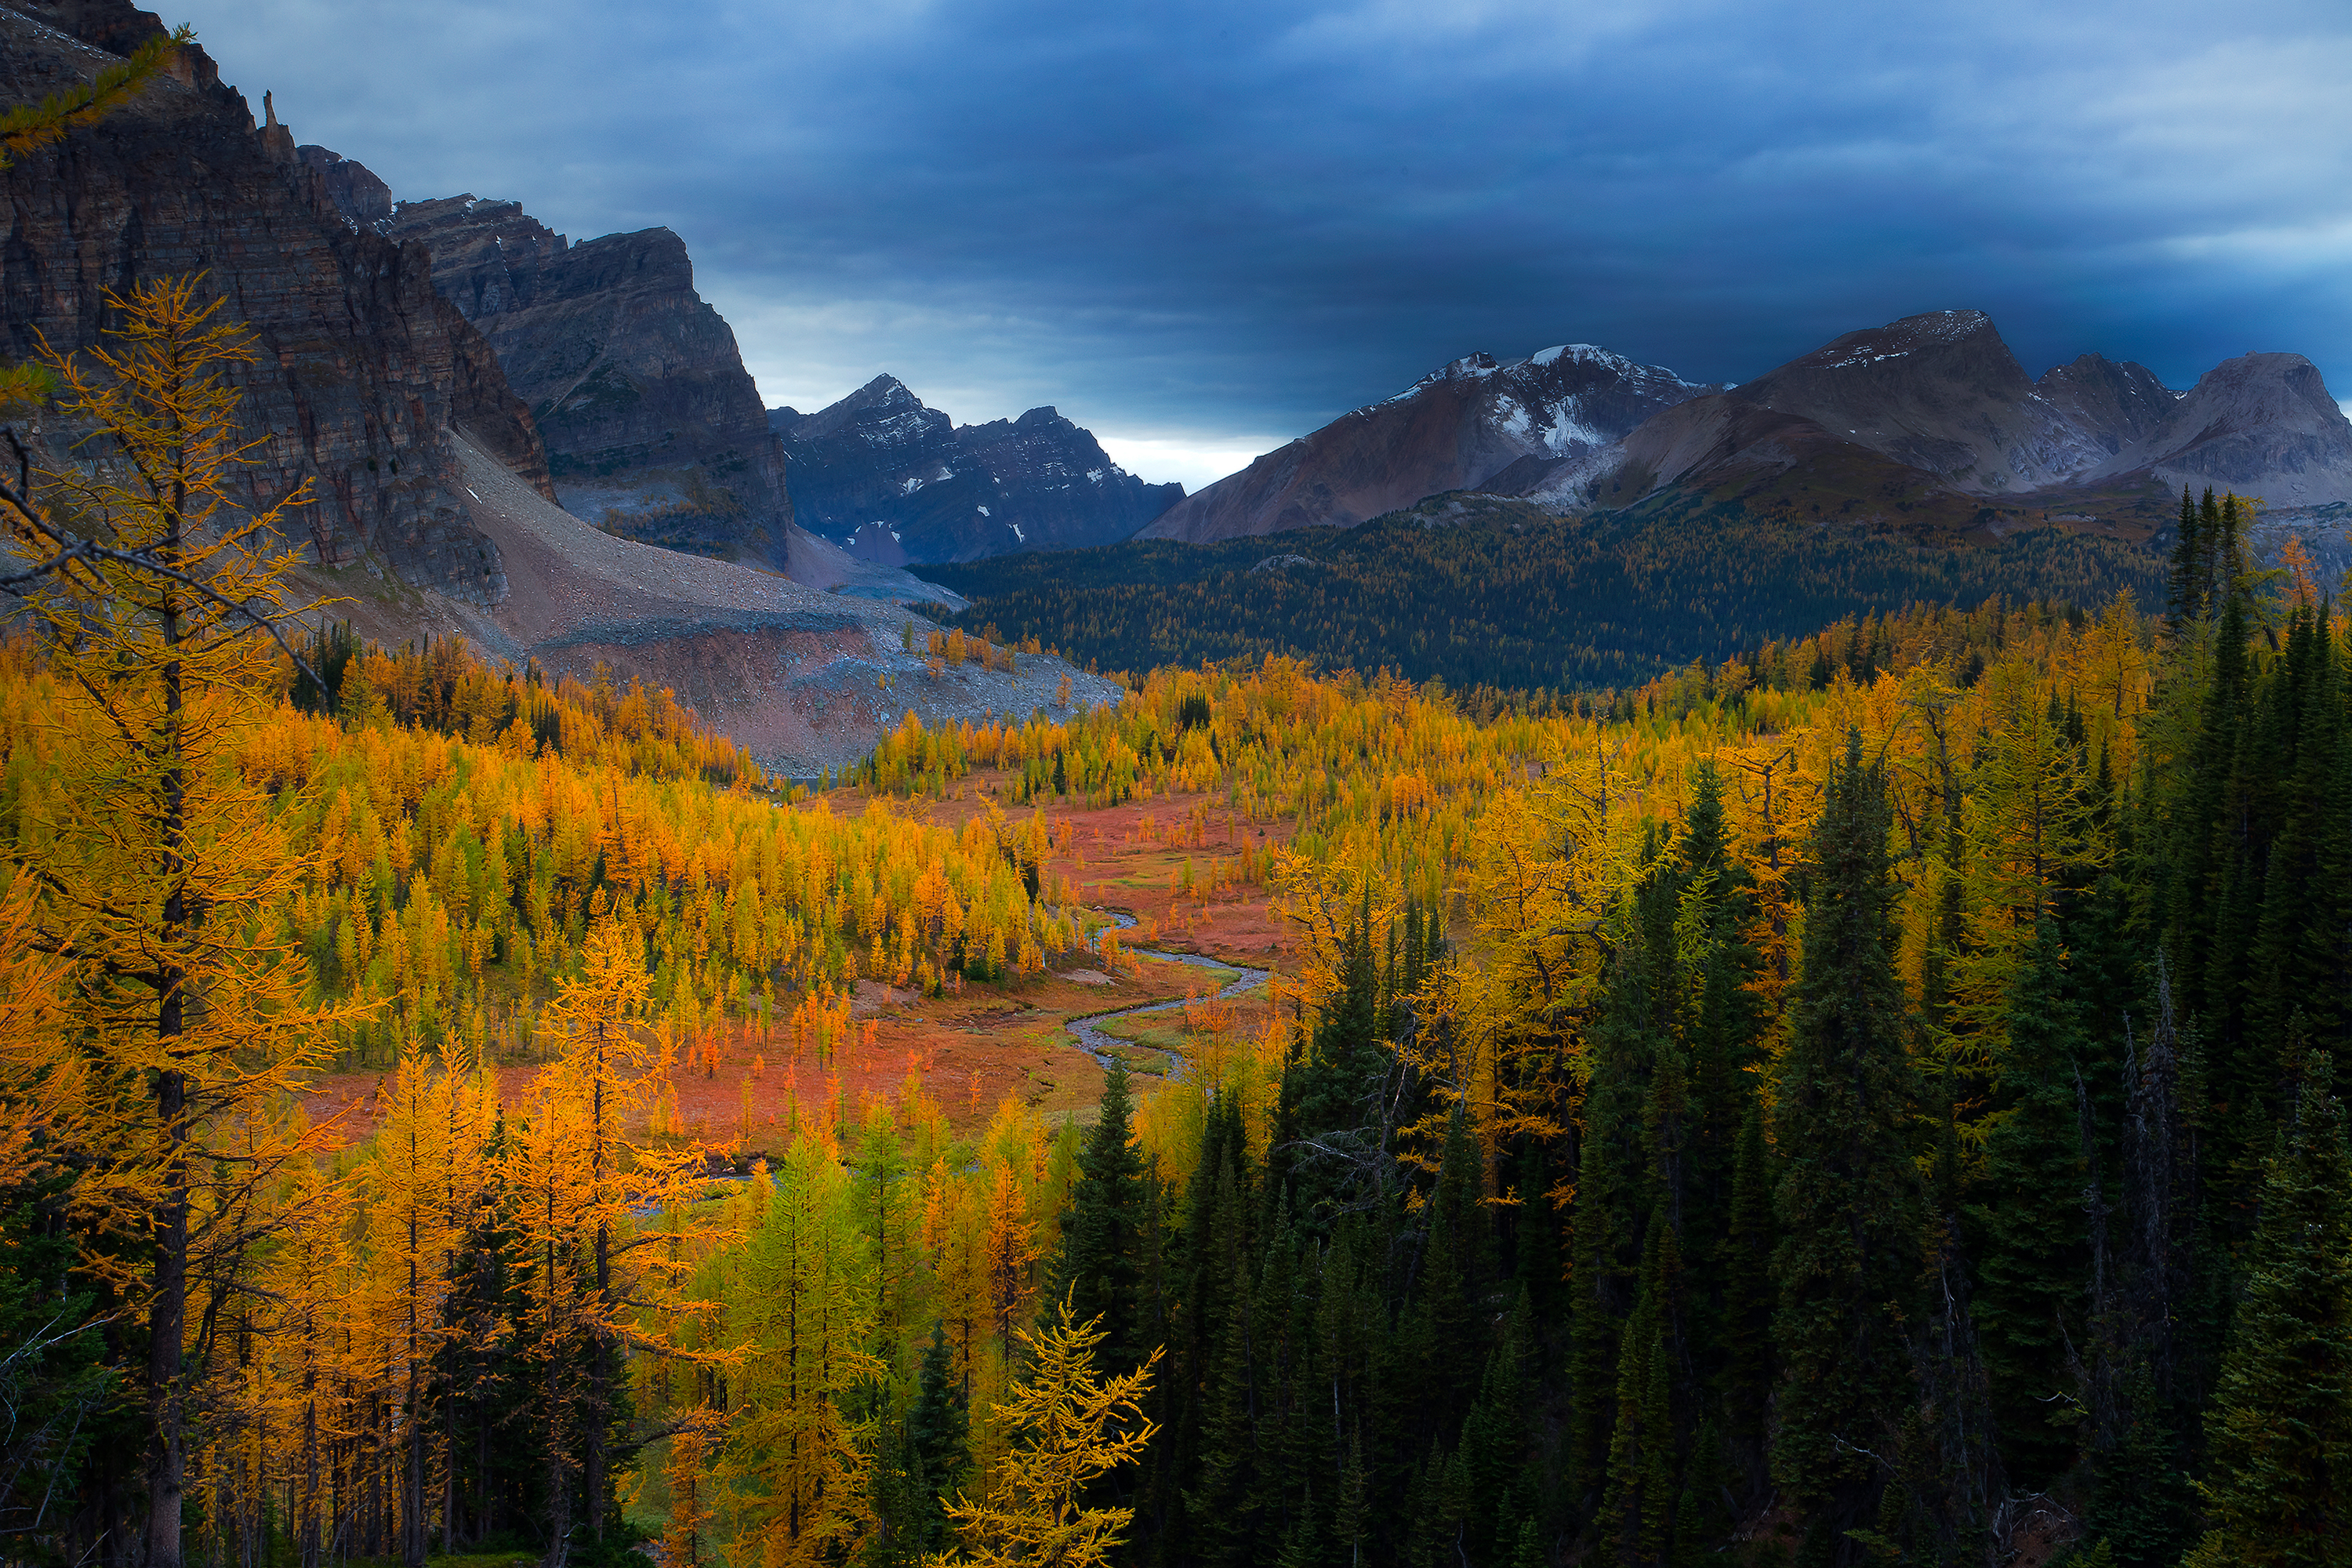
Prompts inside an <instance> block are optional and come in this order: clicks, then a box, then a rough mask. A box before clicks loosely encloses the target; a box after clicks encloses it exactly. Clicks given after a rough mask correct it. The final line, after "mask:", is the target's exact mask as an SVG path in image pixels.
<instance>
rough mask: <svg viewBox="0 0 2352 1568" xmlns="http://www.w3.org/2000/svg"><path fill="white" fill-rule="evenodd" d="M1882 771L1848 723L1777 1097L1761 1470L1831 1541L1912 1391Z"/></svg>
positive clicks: (1907, 1178)
mask: <svg viewBox="0 0 2352 1568" xmlns="http://www.w3.org/2000/svg"><path fill="white" fill-rule="evenodd" d="M1890 816H1891V813H1890V811H1889V808H1888V805H1887V801H1886V792H1885V782H1884V780H1883V779H1882V778H1881V777H1880V774H1879V772H1878V770H1877V769H1876V768H1875V767H1873V766H1870V765H1868V764H1865V763H1864V762H1863V760H1862V737H1861V736H1860V734H1858V733H1851V734H1849V735H1848V737H1847V741H1846V751H1845V757H1844V760H1843V762H1842V763H1838V764H1835V765H1834V766H1833V767H1832V771H1831V774H1830V778H1829V781H1828V789H1827V795H1826V798H1825V800H1824V803H1823V806H1822V816H1821V820H1820V823H1819V826H1817V827H1816V829H1815V830H1814V835H1813V841H1812V859H1813V865H1814V871H1813V874H1812V886H1811V894H1812V896H1811V900H1810V901H1809V903H1808V905H1807V908H1806V912H1805V942H1804V954H1803V968H1802V970H1801V974H1800V977H1799V980H1798V984H1797V995H1796V1000H1795V1006H1794V1010H1793V1020H1792V1023H1793V1027H1792V1028H1791V1029H1790V1040H1789V1047H1788V1051H1787V1053H1786V1054H1785V1055H1784V1056H1783V1057H1782V1058H1781V1061H1780V1104H1779V1107H1778V1111H1777V1131H1778V1137H1777V1138H1776V1140H1775V1142H1777V1143H1778V1145H1779V1149H1780V1158H1781V1175H1780V1187H1779V1191H1778V1193H1777V1194H1776V1202H1775V1205H1774V1207H1775V1211H1776V1217H1777V1219H1778V1221H1779V1224H1780V1245H1779V1247H1777V1248H1776V1249H1775V1251H1774V1253H1773V1274H1774V1277H1775V1279H1776V1281H1777V1283H1778V1285H1779V1289H1780V1310H1779V1312H1778V1313H1777V1315H1776V1316H1775V1319H1774V1322H1773V1340H1774V1342H1775V1345H1776V1348H1777V1349H1778V1350H1779V1352H1780V1358H1781V1362H1782V1364H1783V1367H1784V1369H1785V1370H1784V1373H1783V1375H1782V1379H1781V1384H1780V1432H1779V1435H1778V1440H1777V1441H1776V1442H1775V1444H1774V1446H1773V1453H1772V1473H1773V1477H1774V1479H1776V1480H1777V1481H1779V1482H1780V1485H1781V1486H1782V1487H1783V1488H1784V1489H1786V1490H1787V1492H1788V1493H1789V1495H1790V1497H1791V1499H1792V1500H1795V1501H1796V1502H1797V1503H1798V1504H1799V1506H1801V1508H1803V1509H1804V1510H1807V1511H1808V1512H1809V1513H1811V1515H1812V1516H1813V1519H1812V1522H1811V1525H1809V1527H1808V1528H1809V1534H1810V1535H1811V1538H1812V1539H1813V1541H1814V1542H1816V1543H1819V1542H1829V1543H1832V1547H1833V1548H1834V1549H1836V1550H1840V1551H1842V1550H1843V1547H1842V1545H1841V1544H1840V1543H1842V1541H1843V1534H1844V1531H1845V1530H1846V1529H1848V1528H1850V1527H1851V1526H1852V1525H1853V1524H1856V1523H1859V1522H1861V1521H1863V1520H1864V1519H1867V1518H1870V1517H1872V1515H1873V1514H1874V1511H1875V1505H1876V1493H1877V1489H1878V1483H1879V1477H1878V1474H1877V1471H1876V1469H1875V1467H1874V1466H1873V1465H1872V1464H1871V1463H1870V1461H1869V1460H1868V1459H1867V1458H1865V1457H1864V1450H1868V1449H1874V1448H1875V1447H1880V1446H1882V1445H1884V1444H1885V1442H1886V1441H1887V1439H1888V1437H1889V1436H1891V1433H1892V1430H1893V1426H1894V1424H1895V1422H1896V1421H1898V1420H1899V1419H1900V1417H1901V1413H1902V1412H1903V1411H1904V1410H1905V1409H1906V1408H1907V1407H1908V1405H1909V1404H1910V1393H1911V1389H1910V1375H1909V1366H1908V1358H1907V1355H1906V1349H1905V1345H1904V1340H1903V1322H1904V1319H1905V1317H1906V1311H1907V1310H1908V1309H1909V1308H1910V1306H1911V1304H1912V1302H1913V1300H1914V1298H1915V1297H1916V1292H1917V1286H1918V1278H1919V1268H1920V1232H1919V1206H1920V1193H1919V1178H1918V1172H1917V1167H1916V1164H1915V1163H1914V1160H1913V1151H1912V1149H1911V1147H1910V1143H1909V1140H1908V1139H1907V1137H1906V1133H1905V1128H1906V1124H1907V1123H1908V1122H1909V1121H1910V1119H1911V1117H1912V1114H1913V1110H1914V1101H1915V1099H1916V1093H1915V1086H1914V1083H1913V1073H1912V1068H1911V1062H1910V1058H1909V1056H1908V1054H1907V1052H1906V1045H1905V1042H1906V1036H1907V1035H1908V1033H1909V1030H1910V1026H1911V1021H1910V1019H1909V1017H1908V1016H1907V1014H1906V1010H1905V1003H1904V996H1903V991H1902V987H1901V985H1900V984H1899V983H1898V982H1897V980H1896V978H1895V968H1894V952H1893V949H1894V940H1893V939H1894V932H1893V930H1892V921H1893V902H1894V897H1895V888H1894V880H1893V878H1892V876H1891V874H1890V871H1889V868H1888V861H1887V843H1886V840H1887V834H1888V830H1889V825H1890Z"/></svg>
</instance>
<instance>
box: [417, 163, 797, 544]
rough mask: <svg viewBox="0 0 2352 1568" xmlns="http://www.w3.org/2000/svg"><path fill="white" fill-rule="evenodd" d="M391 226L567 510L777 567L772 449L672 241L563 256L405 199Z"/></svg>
mask: <svg viewBox="0 0 2352 1568" xmlns="http://www.w3.org/2000/svg"><path fill="white" fill-rule="evenodd" d="M384 227H385V232H386V233H388V234H390V235H392V236H393V237H395V238H399V239H403V240H413V241H416V242H418V243H421V244H423V245H424V246H425V247H426V248H427V249H428V250H430V251H431V253H432V257H433V264H432V266H433V281H434V285H435V287H436V288H437V289H439V290H440V292H441V294H442V296H443V297H444V298H445V299H446V300H449V301H450V302H451V303H452V304H454V305H455V306H456V307H457V310H459V311H460V312H461V313H462V314H463V315H464V316H465V317H466V319H467V321H470V322H472V323H473V324H474V325H475V326H476V327H478V329H480V331H482V332H483V334H484V335H485V336H486V337H487V338H488V341H489V342H490V345H491V346H492V348H493V349H494V350H495V351H496V352H497V354H498V358H499V363H500V365H501V366H503V367H504V369H505V372H506V376H507V380H508V382H509V384H510V385H512V386H513V388H514V390H515V391H516V392H517V393H518V394H519V395H520V396H521V397H522V398H523V399H524V400H525V401H526V402H527V403H528V404H529V405H530V410H531V414H532V416H533V418H534V419H535V420H536V421H537V423H538V426H539V430H540V433H541V437H542V438H543V439H544V441H545V443H546V446H547V452H548V465H549V469H550V472H551V476H552V478H553V480H554V484H555V494H556V496H557V497H558V499H559V500H561V501H562V504H563V505H564V506H565V507H566V508H568V509H569V510H572V512H573V513H575V514H576V515H578V516H581V517H583V518H585V519H587V520H588V521H591V522H593V523H596V524H597V525H598V526H600V527H602V528H604V529H606V530H607V531H611V532H614V533H616V534H619V535H622V536H624V537H626V538H630V539H635V540H640V541H644V542H651V543H658V544H663V545H667V546H668V547H670V548H672V549H677V550H683V551H687V552H692V553H696V554H703V555H715V556H719V557H722V558H726V559H734V560H745V561H755V562H763V563H771V564H775V565H782V564H783V563H784V562H785V561H786V560H787V559H788V557H789V555H790V552H791V542H790V537H789V535H790V530H791V526H792V522H793V499H792V496H791V493H790V491H789V490H788V489H787V488H786V484H785V479H784V458H783V451H782V447H780V446H779V445H778V444H777V441H776V437H775V435H774V433H773V432H772V431H771V430H770V429H769V427H768V419H767V411H766V409H765V408H763V407H762V406H761V402H760V394H759V389H758V387H757V386H755V385H754V384H753V383H752V380H751V375H750V374H749V373H748V372H746V371H745V370H744V368H743V358H742V354H741V353H740V350H739V349H738V347H737V345H736V342H735V334H734V332H733V331H732V330H731V329H730V328H729V326H728V325H727V322H726V321H724V320H723V319H722V318H721V317H720V316H719V312H718V311H717V310H713V309H712V308H711V307H710V306H709V304H707V303H706V302H705V301H704V300H703V299H702V297H701V296H700V295H699V294H698V293H697V292H696V291H695V288H694V263H693V261H692V260H691V259H690V258H688V255H687V251H686V244H685V242H684V241H683V240H681V239H680V238H678V237H677V235H675V234H673V233H671V232H670V231H669V230H668V229H666V228H649V229H645V230H642V231H640V232H638V233H635V234H614V235H606V236H605V237H603V238H601V239H592V240H587V241H584V242H583V243H581V244H578V245H574V244H572V243H570V242H568V241H567V240H566V239H565V237H563V236H562V235H560V234H557V233H555V232H553V231H552V230H551V229H549V228H548V227H547V226H545V225H543V224H541V223H540V222H539V221H538V220H537V219H535V218H533V217H531V216H530V215H529V214H528V213H526V212H524V211H523V210H522V208H521V206H520V205H519V204H517V203H514V202H507V201H481V200H478V199H477V198H475V197H473V196H470V195H466V196H452V197H448V198H446V199H441V200H434V201H423V202H403V203H401V204H399V205H398V206H397V207H396V208H395V209H394V211H393V213H392V215H391V217H390V220H389V221H388V223H387V224H386V225H385V226H384Z"/></svg>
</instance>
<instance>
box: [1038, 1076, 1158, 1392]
mask: <svg viewBox="0 0 2352 1568" xmlns="http://www.w3.org/2000/svg"><path fill="white" fill-rule="evenodd" d="M1133 1104H1134V1102H1133V1100H1131V1099H1130V1098H1129V1092H1128V1078H1127V1065H1126V1064H1125V1063H1124V1062H1120V1061H1117V1060H1114V1061H1113V1062H1112V1063H1111V1068H1110V1072H1109V1074H1108V1077H1107V1079H1106V1080H1105V1082H1104V1084H1103V1093H1102V1108H1101V1110H1100V1112H1099V1114H1098V1115H1097V1117H1096V1119H1095V1124H1094V1127H1093V1129H1092V1130H1091V1131H1088V1133H1087V1142H1086V1145H1085V1147H1084V1148H1083V1149H1082V1150H1081V1151H1080V1152H1079V1155H1078V1179H1077V1182H1076V1184H1075V1185H1074V1186H1073V1187H1072V1188H1071V1190H1070V1205H1069V1210H1068V1213H1067V1214H1066V1215H1065V1216H1064V1218H1063V1220H1062V1247H1061V1252H1060V1255H1059V1257H1058V1258H1056V1259H1055V1271H1054V1280H1053V1287H1052V1288H1053V1291H1054V1294H1055V1295H1056V1296H1066V1297H1068V1298H1069V1300H1070V1311H1071V1314H1072V1316H1073V1317H1075V1318H1076V1319H1077V1320H1078V1321H1081V1322H1097V1321H1098V1322H1099V1323H1100V1325H1101V1328H1102V1355H1103V1358H1104V1359H1103V1365H1104V1366H1105V1367H1106V1368H1108V1367H1114V1366H1132V1365H1134V1364H1135V1363H1137V1362H1138V1361H1139V1360H1141V1359H1142V1357H1143V1353H1144V1350H1145V1346H1144V1345H1143V1343H1142V1338H1143V1323H1142V1303H1141V1299H1140V1295H1139V1291H1140V1288H1141V1284H1142V1276H1143V1270H1142V1262H1143V1234H1142V1233H1143V1226H1144V1222H1145V1214H1144V1189H1143V1157H1142V1155H1141V1153H1140V1152H1138V1151H1137V1149H1136V1148H1135V1146H1134V1144H1133V1142H1131V1141H1130V1140H1131V1137H1132V1131H1131V1122H1132V1109H1133Z"/></svg>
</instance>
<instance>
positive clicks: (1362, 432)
mask: <svg viewBox="0 0 2352 1568" xmlns="http://www.w3.org/2000/svg"><path fill="white" fill-rule="evenodd" d="M1716 390H1718V389H1717V388H1715V387H1712V386H1702V385H1696V384H1692V383H1689V382H1685V381H1684V380H1683V379H1682V378H1681V377H1680V376H1679V375H1676V374H1675V373H1674V372H1672V371H1670V370H1667V369H1665V368H1664V366H1660V365H1647V364H1642V363H1638V362H1636V361H1633V360H1631V359H1628V358H1626V357H1625V356H1624V355H1622V354H1619V353H1613V352H1612V351H1610V350H1607V349H1603V348H1600V347H1597V346H1595V345H1593V344H1590V343H1562V344H1559V345H1556V346H1554V347H1551V348H1546V349H1541V350H1538V351H1537V352H1536V353H1531V354H1528V355H1527V356H1525V357H1524V358H1521V359H1516V360H1510V361H1497V360H1496V359H1495V358H1494V357H1493V356H1492V355H1490V354H1487V353H1483V352H1482V353H1472V354H1465V355H1464V356H1462V357H1461V358H1459V359H1456V360H1453V361H1449V362H1448V363H1445V364H1444V365H1441V366H1439V367H1438V368H1437V369H1436V370H1433V371H1432V372H1430V373H1429V374H1427V375H1424V376H1423V377H1421V378H1420V379H1419V380H1417V381H1415V382H1414V383H1412V384H1411V385H1410V386H1407V387H1406V388H1405V389H1404V390H1403V391H1402V392H1399V393H1397V394H1395V395H1392V396H1390V397H1386V398H1382V399H1381V400H1380V401H1379V402H1377V403H1370V404H1367V405H1363V406H1362V407H1360V408H1356V409H1353V410H1350V411H1349V413H1347V414H1343V415H1341V416H1339V418H1338V419H1335V420H1333V421H1331V422H1330V423H1329V424H1328V425H1326V426H1322V427H1321V428H1320V429H1318V430H1316V431H1313V432H1311V433H1309V434H1308V435H1306V436H1302V437H1299V438H1298V439H1297V440H1296V441H1292V442H1289V443H1288V444H1286V445H1285V446H1283V447H1277V448H1276V449H1275V450H1274V451H1272V452H1269V453H1266V454H1265V455H1264V456H1262V457H1260V458H1257V459H1256V460H1255V462H1253V463H1251V464H1250V465H1249V466H1248V467H1247V468H1244V469H1242V470H1241V471H1240V472H1238V473H1234V474H1229V475H1227V476H1226V477H1225V478H1223V479H1219V480H1218V481H1217V482H1216V483H1214V484H1213V485H1209V486H1206V487H1204V488H1203V489H1200V490H1198V491H1196V492H1194V493H1193V494H1192V495H1191V496H1188V497H1186V498H1185V499H1184V500H1182V501H1181V502H1179V503H1177V504H1176V505H1175V506H1173V507H1171V508H1170V509H1169V510H1167V511H1166V512H1164V513H1162V514H1161V515H1160V517H1158V518H1156V519H1154V520H1153V521H1152V522H1151V523H1150V525H1149V526H1148V527H1146V528H1145V529H1143V530H1142V531H1140V532H1139V534H1138V535H1137V537H1138V538H1141V539H1187V540H1192V541H1195V542H1198V541H1202V540H1210V539H1230V538H1234V537H1238V536H1241V535H1245V534H1264V533H1275V532H1281V531H1287V530H1290V529H1295V528H1311V527H1316V526H1318V525H1322V524H1326V523H1328V524H1334V525H1337V526H1339V527H1349V526H1353V525H1354V524H1357V523H1360V522H1363V521H1367V520H1368V519H1370V518H1372V517H1377V516H1380V515H1382V514H1383V513H1386V512H1390V511H1393V510H1397V509H1398V508H1400V507H1405V506H1411V505H1412V504H1413V503H1414V502H1416V501H1418V500H1423V498H1425V497H1427V496H1430V495H1435V494H1440V493H1443V492H1444V491H1447V490H1456V489H1477V488H1479V487H1480V486H1482V485H1484V484H1486V483H1488V482H1490V481H1491V480H1493V479H1495V478H1496V476H1497V475H1499V474H1502V473H1512V474H1513V475H1514V481H1513V482H1514V483H1515V484H1519V483H1524V484H1526V485H1528V486H1529V487H1530V488H1535V487H1538V486H1542V485H1547V484H1549V485H1561V484H1568V483H1572V482H1575V481H1578V480H1580V479H1584V478H1587V477H1589V473H1588V469H1589V466H1590V464H1591V462H1592V461H1593V460H1594V459H1595V458H1596V456H1597V455H1599V454H1603V453H1606V452H1607V451H1609V449H1610V447H1611V445H1612V443H1613V442H1615V441H1617V440H1619V439H1621V438H1622V437H1624V436H1625V435H1626V434H1628V433H1629V432H1630V431H1632V430H1633V428H1634V427H1635V426H1638V425H1639V424H1640V423H1641V422H1642V421H1643V419H1645V418H1647V417H1649V416H1652V415H1654V414H1655V413H1657V412H1658V411H1659V410H1661V409H1664V408H1668V407H1672V406H1674V405H1675V404H1678V403H1681V402H1685V401H1687V400H1688V399H1690V398H1692V397H1696V396H1699V395H1704V394H1706V393H1709V392H1713V391H1716Z"/></svg>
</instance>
